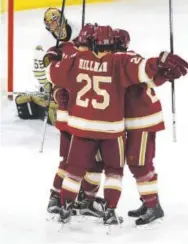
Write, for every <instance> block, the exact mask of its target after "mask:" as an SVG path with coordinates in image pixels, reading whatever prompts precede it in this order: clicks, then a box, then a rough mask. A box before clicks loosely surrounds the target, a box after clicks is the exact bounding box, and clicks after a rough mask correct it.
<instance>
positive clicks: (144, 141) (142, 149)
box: [139, 131, 148, 166]
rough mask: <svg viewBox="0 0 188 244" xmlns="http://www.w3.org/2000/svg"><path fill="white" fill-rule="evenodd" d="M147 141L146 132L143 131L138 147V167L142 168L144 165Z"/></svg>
mask: <svg viewBox="0 0 188 244" xmlns="http://www.w3.org/2000/svg"><path fill="white" fill-rule="evenodd" d="M147 139H148V132H147V131H143V132H142V139H141V145H140V155H139V166H144V164H145V158H146V148H147Z"/></svg>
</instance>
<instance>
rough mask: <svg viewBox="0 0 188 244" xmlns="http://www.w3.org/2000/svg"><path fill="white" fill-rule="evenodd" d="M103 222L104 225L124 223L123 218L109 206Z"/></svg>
mask: <svg viewBox="0 0 188 244" xmlns="http://www.w3.org/2000/svg"><path fill="white" fill-rule="evenodd" d="M103 222H104V225H119V224H122V223H123V218H122V217H118V216H117V215H116V213H115V209H113V208H107V209H106V211H105V213H104V217H103Z"/></svg>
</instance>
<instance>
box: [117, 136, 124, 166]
mask: <svg viewBox="0 0 188 244" xmlns="http://www.w3.org/2000/svg"><path fill="white" fill-rule="evenodd" d="M118 148H119V158H120V166H121V167H122V168H123V167H124V164H125V157H124V142H123V137H122V136H120V137H118Z"/></svg>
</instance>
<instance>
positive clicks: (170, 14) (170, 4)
mask: <svg viewBox="0 0 188 244" xmlns="http://www.w3.org/2000/svg"><path fill="white" fill-rule="evenodd" d="M172 1H173V0H169V27H170V51H171V53H174V36H173V6H172ZM170 82H171V93H172V129H173V141H174V142H176V107H175V84H174V80H170Z"/></svg>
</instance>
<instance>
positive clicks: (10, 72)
mask: <svg viewBox="0 0 188 244" xmlns="http://www.w3.org/2000/svg"><path fill="white" fill-rule="evenodd" d="M7 23H8V27H7V30H8V45H7V49H8V50H7V52H8V58H7V62H8V64H7V67H8V69H7V70H8V74H7V94H8V98H9V99H10V100H12V99H13V90H14V85H13V84H14V61H13V60H14V0H8V22H7Z"/></svg>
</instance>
